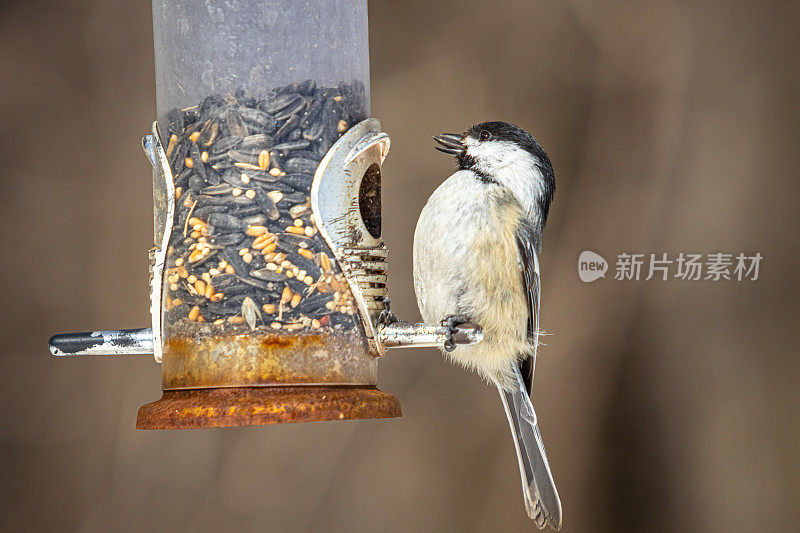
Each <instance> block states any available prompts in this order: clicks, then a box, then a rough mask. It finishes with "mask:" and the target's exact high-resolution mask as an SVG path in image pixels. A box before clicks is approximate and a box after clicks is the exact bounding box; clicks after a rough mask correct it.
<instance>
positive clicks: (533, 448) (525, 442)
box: [414, 122, 561, 530]
mask: <svg viewBox="0 0 800 533" xmlns="http://www.w3.org/2000/svg"><path fill="white" fill-rule="evenodd" d="M434 139H435V140H436V141H437V142H438V143H439V144H440V145H441V146H437V147H436V149H437V150H441V151H442V152H445V153H448V154H452V155H455V156H456V159H457V160H458V171H456V172H455V173H454V174H453V175H452V176H450V177H449V178H447V180H445V181H444V183H442V184H441V185H440V186H439V187H438V188H437V189H436V191H434V193H433V194H432V195H431V197H430V198H429V199H428V203H427V204H425V207H424V208H423V209H422V213H421V214H420V217H419V222H417V229H416V232H415V234H414V289H415V291H416V294H417V301H418V303H419V309H420V312H421V313H422V317H423V319H424V320H425V321H426V322H442V323H444V324H446V325H448V326H449V327H450V329H451V331H453V330H454V328H455V326H456V325H458V324H461V323H464V322H473V323H476V324H479V325H480V326H481V327H482V328H483V335H484V337H483V341H482V342H480V343H478V344H476V345H474V346H456V345H455V344H453V343H452V342H449V343H448V344H447V345H446V346H445V351H446V352H447V353H448V355H449V357H450V358H451V359H452V360H454V361H455V362H457V363H460V364H461V365H463V366H465V367H467V368H470V369H472V370H475V371H477V372H478V373H479V374H480V375H481V376H483V377H484V378H485V379H487V380H488V381H490V382H491V383H493V384H495V385H496V386H497V388H498V390H499V391H500V397H501V399H502V400H503V406H504V407H505V410H506V415H507V416H508V421H509V424H510V425H511V433H512V435H513V437H514V443H515V446H516V449H517V457H518V459H519V468H520V473H521V476H522V489H523V497H524V501H525V506H526V509H527V511H528V515H529V516H530V517H531V518H533V519H534V520H535V521H536V525H537V526H539V528H540V529H541V528H544V527H545V526H546V525H549V526H550V527H552V528H553V529H555V530H558V529H559V528H560V527H561V501H560V500H559V497H558V492H557V491H556V486H555V483H554V482H553V476H552V474H551V473H550V465H549V464H548V462H547V456H546V455H545V451H544V444H543V443H542V437H541V435H540V434H539V427H538V426H537V424H536V414H535V413H534V411H533V405H532V404H531V399H530V392H531V385H532V383H533V370H534V365H535V361H536V349H537V345H538V335H539V263H538V258H537V254H538V253H540V252H541V246H542V230H543V229H544V225H545V222H546V220H547V211H548V208H549V207H550V201H551V200H552V198H553V191H554V189H555V176H554V174H553V167H552V165H551V164H550V158H548V157H547V154H546V153H545V151H544V150H543V149H542V147H541V146H540V145H539V143H538V142H536V140H535V139H534V138H533V137H532V136H531V135H530V134H528V133H527V132H525V131H524V130H522V129H521V128H519V127H517V126H514V125H513V124H508V123H506V122H484V123H482V124H477V125H475V126H473V127H472V128H470V129H469V130H467V131H466V132H465V133H463V134H461V135H458V134H452V133H445V134H442V135H440V136H437V137H434Z"/></svg>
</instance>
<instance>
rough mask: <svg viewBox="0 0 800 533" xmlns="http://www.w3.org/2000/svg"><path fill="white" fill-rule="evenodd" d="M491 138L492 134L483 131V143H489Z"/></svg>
mask: <svg viewBox="0 0 800 533" xmlns="http://www.w3.org/2000/svg"><path fill="white" fill-rule="evenodd" d="M491 138H492V134H491V132H488V131H486V130H483V131H481V140H482V141H488V140H489V139H491Z"/></svg>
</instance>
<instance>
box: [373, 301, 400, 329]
mask: <svg viewBox="0 0 800 533" xmlns="http://www.w3.org/2000/svg"><path fill="white" fill-rule="evenodd" d="M382 300H383V306H384V309H383V311H381V314H380V315H379V316H378V325H381V326H385V325H387V324H394V323H395V322H399V320H398V318H397V317H396V316H394V313H392V312H391V311H390V309H389V308H390V305H391V303H392V302H391V301H390V300H389V297H388V296H384V297H383V298H382Z"/></svg>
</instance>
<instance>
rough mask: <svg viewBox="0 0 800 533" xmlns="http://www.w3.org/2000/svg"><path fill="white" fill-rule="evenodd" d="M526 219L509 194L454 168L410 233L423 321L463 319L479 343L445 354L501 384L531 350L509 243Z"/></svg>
mask: <svg viewBox="0 0 800 533" xmlns="http://www.w3.org/2000/svg"><path fill="white" fill-rule="evenodd" d="M525 216H526V215H525V211H524V209H523V207H522V206H521V205H520V203H519V202H518V201H517V200H516V198H515V196H514V194H513V193H512V192H511V191H510V190H508V189H507V188H504V187H501V186H498V185H494V184H486V183H482V182H480V181H479V180H478V179H476V176H475V174H473V173H472V172H470V171H459V172H456V173H455V174H453V175H452V176H451V177H450V178H448V179H447V180H446V181H445V182H444V183H442V185H440V186H439V188H438V189H436V191H435V192H434V193H433V194H432V195H431V197H430V199H429V200H428V203H427V204H426V205H425V207H424V208H423V210H422V213H421V215H420V218H419V222H418V223H417V229H416V232H415V235H414V288H415V291H416V293H417V300H418V302H419V306H420V312H421V314H422V317H423V319H424V320H425V321H426V322H440V321H441V320H443V319H444V318H445V317H447V316H448V315H465V316H467V317H468V318H469V319H470V320H473V321H475V322H477V323H478V324H480V325H481V327H482V328H483V330H484V341H483V342H481V343H480V344H478V345H477V346H474V347H459V348H457V349H456V350H455V351H453V352H451V353H450V355H451V357H452V358H453V359H454V360H456V361H458V362H459V363H461V364H463V365H465V366H467V367H470V368H473V369H475V370H477V371H479V372H480V373H481V374H482V375H483V376H484V377H486V378H488V379H490V380H491V381H493V382H497V383H501V384H503V383H506V382H507V381H508V379H509V375H508V373H509V371H510V369H511V365H512V364H515V363H516V361H517V360H518V359H519V358H521V357H524V356H526V355H527V353H528V351H529V349H530V344H529V341H528V339H527V335H526V329H527V320H528V310H527V302H526V299H525V294H524V289H523V284H522V278H521V273H520V259H519V252H518V249H517V244H516V229H517V226H518V224H519V223H520V221H521V220H522V219H523V218H524V217H525Z"/></svg>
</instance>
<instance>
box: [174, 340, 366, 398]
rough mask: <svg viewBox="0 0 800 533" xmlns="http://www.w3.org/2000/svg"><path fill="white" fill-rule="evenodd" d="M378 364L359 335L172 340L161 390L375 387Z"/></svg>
mask: <svg viewBox="0 0 800 533" xmlns="http://www.w3.org/2000/svg"><path fill="white" fill-rule="evenodd" d="M376 382H377V360H376V358H375V357H373V356H372V354H371V353H370V352H369V349H368V347H367V345H366V343H365V341H364V339H363V337H362V336H361V335H359V334H358V333H357V332H330V333H323V334H317V333H301V334H292V335H286V334H271V335H263V334H262V335H255V334H247V335H228V336H221V335H216V336H205V337H195V338H187V337H183V338H170V339H167V340H166V341H165V343H164V351H163V362H162V388H163V389H164V390H172V389H195V388H213V387H231V386H256V385H281V384H298V385H299V384H340V385H344V384H347V385H374V384H375V383H376Z"/></svg>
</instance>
